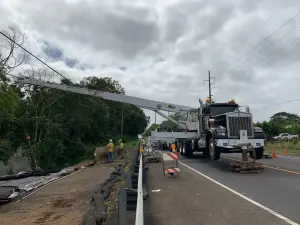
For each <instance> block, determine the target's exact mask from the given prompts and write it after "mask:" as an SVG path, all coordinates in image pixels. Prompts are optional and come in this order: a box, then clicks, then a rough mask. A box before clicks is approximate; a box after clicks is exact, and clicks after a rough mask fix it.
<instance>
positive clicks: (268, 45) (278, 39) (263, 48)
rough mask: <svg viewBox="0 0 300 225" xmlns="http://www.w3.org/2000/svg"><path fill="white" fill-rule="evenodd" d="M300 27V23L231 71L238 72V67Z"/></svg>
mask: <svg viewBox="0 0 300 225" xmlns="http://www.w3.org/2000/svg"><path fill="white" fill-rule="evenodd" d="M299 26H300V23H299V24H298V25H297V26H295V27H294V28H292V29H291V30H289V31H288V32H286V33H285V34H284V35H282V36H281V37H280V38H278V39H277V40H276V41H273V42H272V43H271V44H269V45H268V46H266V47H265V48H263V49H261V50H260V51H258V52H257V53H256V54H255V55H252V57H251V58H248V59H247V60H246V61H244V62H242V63H240V64H239V65H237V66H236V67H234V68H233V69H231V70H230V71H231V72H232V71H234V70H236V69H237V68H238V67H240V66H241V65H243V64H244V63H246V62H249V61H250V60H251V59H253V58H254V57H255V56H257V55H259V54H260V53H261V52H263V51H264V50H265V49H267V48H269V47H270V46H272V45H274V44H275V43H276V42H278V41H280V40H281V39H282V38H284V37H285V36H286V35H288V34H289V33H291V32H292V31H293V30H295V29H296V28H298V27H299Z"/></svg>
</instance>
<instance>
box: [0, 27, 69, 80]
mask: <svg viewBox="0 0 300 225" xmlns="http://www.w3.org/2000/svg"><path fill="white" fill-rule="evenodd" d="M0 34H2V35H3V36H4V37H6V38H7V39H8V40H10V41H11V42H13V43H14V44H16V45H17V46H18V47H20V48H21V49H23V50H24V51H25V52H27V53H28V54H29V55H31V56H32V57H34V58H35V59H37V60H38V61H40V62H41V63H43V64H44V65H45V66H47V67H48V68H49V69H51V70H52V71H54V72H55V73H57V74H58V75H60V76H61V77H62V78H64V79H66V80H69V81H70V79H68V78H66V77H65V76H64V75H62V74H61V73H60V72H58V71H57V70H55V69H54V68H52V67H51V66H49V65H48V64H47V63H45V62H44V61H42V60H41V59H39V58H38V57H37V56H35V55H34V54H33V53H31V52H30V51H28V50H27V49H25V48H24V47H23V46H21V45H20V44H18V43H17V42H16V41H15V40H13V39H11V38H10V37H9V36H7V35H6V34H4V33H3V32H2V31H0Z"/></svg>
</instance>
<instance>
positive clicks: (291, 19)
mask: <svg viewBox="0 0 300 225" xmlns="http://www.w3.org/2000/svg"><path fill="white" fill-rule="evenodd" d="M299 14H300V11H299V12H298V13H296V15H294V16H293V17H292V18H290V19H288V20H287V21H286V22H285V23H283V24H282V25H281V26H280V27H279V28H278V29H277V30H275V31H274V32H273V33H271V34H270V35H268V36H267V37H266V38H264V39H263V40H262V41H261V42H259V43H258V44H257V45H255V46H253V47H252V48H251V49H250V50H249V51H248V52H246V53H245V54H244V55H243V56H241V57H240V58H239V59H238V60H237V61H236V62H238V61H240V60H241V59H242V58H244V57H245V56H247V55H248V54H249V53H250V52H252V51H253V50H255V49H256V48H257V47H258V46H260V45H262V44H263V43H264V42H265V41H266V40H268V39H269V38H270V37H272V36H273V35H274V34H276V33H277V32H278V31H279V30H281V29H282V28H283V27H284V26H286V25H287V24H288V23H290V22H291V21H293V19H295V18H296V17H297V16H299ZM230 71H231V70H230Z"/></svg>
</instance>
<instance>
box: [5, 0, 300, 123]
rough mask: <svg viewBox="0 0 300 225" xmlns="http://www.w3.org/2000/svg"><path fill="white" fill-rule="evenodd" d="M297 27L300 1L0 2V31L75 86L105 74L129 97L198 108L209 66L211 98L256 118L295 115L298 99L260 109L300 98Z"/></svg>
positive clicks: (205, 90) (204, 93)
mask: <svg viewBox="0 0 300 225" xmlns="http://www.w3.org/2000/svg"><path fill="white" fill-rule="evenodd" d="M105 2H106V3H105ZM291 18H293V19H292V20H290V19H291ZM289 20H290V21H289ZM287 21H289V22H287ZM299 24H300V1H299V0H285V1H284V0H202V1H200V0H198V1H190V0H181V1H179V0H164V1H161V0H160V1H158V0H152V1H149V0H140V1H138V0H127V1H124V0H109V1H100V0H85V1H84V0H30V1H26V3H25V1H24V0H0V29H6V28H7V27H8V26H9V25H13V26H16V27H18V28H19V29H21V30H22V31H23V32H25V34H26V36H27V41H26V44H25V47H26V48H28V49H30V50H31V51H32V52H33V53H34V54H36V55H37V56H38V57H40V58H41V59H43V60H44V61H45V62H47V63H49V65H51V66H53V67H54V68H56V69H57V70H59V71H60V72H61V73H63V74H64V75H65V76H66V77H68V78H70V79H72V80H73V81H79V80H81V79H82V78H83V77H87V76H110V77H113V79H115V80H118V81H119V82H120V83H121V85H122V86H124V88H125V91H126V94H127V95H132V96H137V97H142V98H147V99H153V100H158V101H165V102H169V103H175V104H181V105H188V106H195V107H196V106H197V103H198V98H202V99H204V100H205V98H206V97H207V96H208V86H207V84H203V80H206V79H207V76H208V70H210V71H211V75H212V76H214V77H215V81H216V84H215V85H214V86H213V89H212V92H213V95H214V97H215V101H216V102H225V101H228V100H230V99H235V100H236V101H237V103H239V104H241V105H249V106H250V107H251V109H252V111H253V116H254V121H262V120H268V119H269V117H270V116H272V115H273V114H274V113H276V112H279V111H287V112H291V113H296V114H300V113H299V111H300V101H298V102H297V101H295V102H292V103H288V104H283V105H277V106H274V107H268V108H264V109H261V107H264V106H267V105H272V104H276V103H278V102H282V101H286V100H290V99H296V98H300V88H299V87H300V85H299V84H300V75H299V71H300V63H299V60H300V40H299V41H297V38H298V37H300V25H299ZM0 42H3V37H0ZM289 43H290V44H289ZM28 63H31V64H34V65H36V66H42V65H39V64H38V63H37V62H36V61H34V60H28ZM297 64H298V65H297ZM146 114H147V115H149V116H151V119H152V122H154V113H153V112H149V111H146ZM161 121H162V118H161V117H159V116H158V117H157V122H161Z"/></svg>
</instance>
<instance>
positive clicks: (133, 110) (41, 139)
mask: <svg viewBox="0 0 300 225" xmlns="http://www.w3.org/2000/svg"><path fill="white" fill-rule="evenodd" d="M6 34H7V35H9V36H10V37H11V38H12V39H13V40H15V41H16V42H18V43H20V44H21V45H22V44H23V43H24V40H25V38H24V35H23V34H22V33H20V32H18V31H16V30H14V29H9V30H8V31H6ZM27 57H28V56H27V55H26V54H25V53H24V52H23V51H22V50H21V49H20V48H19V47H17V46H16V45H14V44H11V42H9V41H8V42H6V44H5V45H1V47H0V161H4V163H7V162H8V160H10V159H12V158H14V157H18V156H28V157H29V158H30V159H31V162H32V165H33V167H40V168H42V169H56V168H61V167H65V166H69V165H72V164H74V163H77V162H79V161H82V160H83V159H85V158H91V157H92V156H93V152H94V150H95V147H96V146H103V145H105V144H107V142H108V141H109V139H113V141H114V142H115V144H117V141H118V140H119V139H120V135H121V127H122V113H123V118H124V120H123V135H124V137H123V140H124V146H125V147H128V148H131V147H132V146H135V143H136V140H137V135H138V134H139V133H142V132H143V131H144V130H145V128H146V127H147V124H148V122H149V118H147V117H146V115H145V114H144V112H143V111H142V110H141V109H140V108H138V107H135V106H132V105H128V104H121V103H116V102H111V101H106V100H103V99H101V98H95V97H94V98H93V97H88V96H84V95H78V94H73V93H70V92H63V91H59V90H54V89H49V88H44V87H36V86H32V85H27V84H22V85H21V84H19V83H17V82H16V81H17V79H18V77H21V76H26V77H30V78H35V79H40V80H43V81H53V80H55V79H57V75H55V74H54V73H53V72H52V71H49V70H46V69H41V68H33V67H31V66H28V64H26V58H27ZM24 64H26V67H22V66H23V65H24ZM20 68H21V69H22V70H21V69H20ZM24 68H27V69H24ZM28 68H30V69H28ZM17 69H18V70H17ZM16 71H18V72H16ZM16 74H17V75H16ZM55 81H56V82H60V83H62V84H68V85H71V86H76V87H85V88H90V89H96V90H101V91H108V92H114V93H119V94H125V90H124V88H123V87H122V86H121V85H120V84H119V82H118V81H115V80H113V79H112V78H109V77H86V78H84V79H82V80H81V81H80V82H78V83H71V81H70V80H67V79H62V80H60V81H59V80H55Z"/></svg>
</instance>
